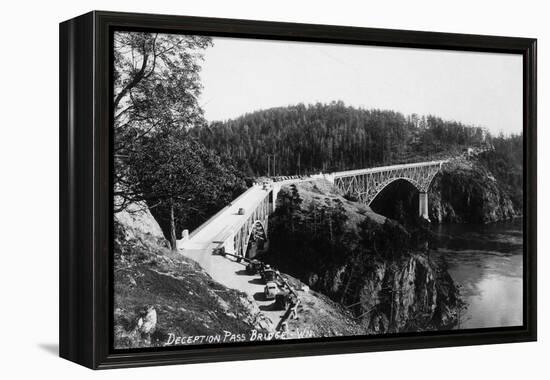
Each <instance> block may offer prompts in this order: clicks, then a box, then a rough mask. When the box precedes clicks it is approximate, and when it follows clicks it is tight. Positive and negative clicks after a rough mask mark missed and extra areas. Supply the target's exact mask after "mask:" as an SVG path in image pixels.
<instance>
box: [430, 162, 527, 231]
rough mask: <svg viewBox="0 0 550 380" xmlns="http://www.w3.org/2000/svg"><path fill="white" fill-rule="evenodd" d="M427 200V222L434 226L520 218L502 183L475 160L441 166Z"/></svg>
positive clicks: (519, 212)
mask: <svg viewBox="0 0 550 380" xmlns="http://www.w3.org/2000/svg"><path fill="white" fill-rule="evenodd" d="M428 198H429V213H430V219H431V220H432V222H435V223H490V222H497V221H502V220H506V219H511V218H513V217H516V216H520V215H521V211H520V210H517V209H516V208H515V207H514V204H513V202H512V200H511V199H510V197H509V195H508V194H507V193H506V191H505V190H504V187H503V186H502V184H500V183H499V182H498V181H497V179H495V177H494V176H493V175H492V173H491V172H490V171H489V170H488V169H487V168H486V167H485V166H484V165H483V164H481V163H479V162H477V161H475V160H472V161H469V160H455V161H452V162H450V163H448V164H446V165H444V167H443V170H442V172H441V173H440V174H438V175H437V176H436V177H435V178H434V181H433V183H432V185H431V187H430V193H429V197H428Z"/></svg>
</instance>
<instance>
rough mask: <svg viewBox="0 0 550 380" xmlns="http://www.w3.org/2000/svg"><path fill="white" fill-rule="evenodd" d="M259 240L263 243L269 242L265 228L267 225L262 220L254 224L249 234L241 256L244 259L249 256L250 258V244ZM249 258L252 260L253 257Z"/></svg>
mask: <svg viewBox="0 0 550 380" xmlns="http://www.w3.org/2000/svg"><path fill="white" fill-rule="evenodd" d="M258 239H260V240H262V241H263V242H266V241H267V228H266V226H265V223H264V222H262V221H261V220H255V221H254V223H252V227H251V228H250V231H249V232H248V236H247V237H246V240H245V244H244V245H243V246H242V252H241V256H243V257H247V255H248V256H249V255H250V253H249V245H250V243H251V242H256V241H257V240H258ZM262 244H263V243H262ZM253 256H255V254H253ZM248 258H252V257H248Z"/></svg>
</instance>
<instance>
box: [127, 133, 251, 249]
mask: <svg viewBox="0 0 550 380" xmlns="http://www.w3.org/2000/svg"><path fill="white" fill-rule="evenodd" d="M129 158H130V161H129V162H130V170H129V172H130V173H131V175H132V177H133V178H135V182H134V183H135V186H134V187H133V188H136V191H137V192H139V193H140V197H141V199H143V200H144V201H145V202H146V203H147V205H148V206H149V208H150V209H151V211H152V213H153V215H155V217H156V218H157V220H158V221H159V224H160V225H161V227H162V229H163V231H164V232H165V235H166V236H167V237H168V239H169V241H170V245H171V247H172V249H175V248H176V240H177V237H178V231H181V228H182V227H186V228H189V229H193V228H195V227H196V226H197V225H198V224H200V223H201V222H202V221H204V220H205V219H207V217H208V216H209V214H210V213H211V212H212V211H213V210H217V209H219V208H220V207H223V206H224V205H225V204H227V203H228V202H229V201H231V199H233V198H234V197H235V196H236V195H237V193H239V192H241V191H243V190H244V189H245V185H244V182H243V181H242V179H241V178H240V176H239V175H238V173H237V172H236V170H235V169H234V168H233V167H232V166H226V165H222V163H221V161H220V159H219V157H218V156H216V155H215V154H214V153H213V152H212V151H210V150H208V149H206V148H205V147H204V146H203V145H202V144H200V143H199V142H197V141H196V140H195V139H193V138H190V137H189V135H188V134H187V133H186V132H185V131H183V130H177V129H176V130H163V131H160V132H158V133H156V134H154V135H150V136H147V137H144V138H143V140H142V142H141V144H139V145H136V149H135V150H133V151H132V152H130V154H129Z"/></svg>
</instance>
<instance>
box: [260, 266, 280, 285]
mask: <svg viewBox="0 0 550 380" xmlns="http://www.w3.org/2000/svg"><path fill="white" fill-rule="evenodd" d="M260 275H261V276H262V280H264V282H265V283H266V284H267V283H268V282H272V281H277V271H275V270H273V269H271V268H266V269H264V270H263V271H262V272H261V273H260Z"/></svg>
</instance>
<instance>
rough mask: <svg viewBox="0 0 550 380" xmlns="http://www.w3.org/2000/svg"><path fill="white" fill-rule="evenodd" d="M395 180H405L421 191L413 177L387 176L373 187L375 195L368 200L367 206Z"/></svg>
mask: <svg viewBox="0 0 550 380" xmlns="http://www.w3.org/2000/svg"><path fill="white" fill-rule="evenodd" d="M397 181H402V182H407V183H408V184H410V185H411V186H412V187H414V188H415V189H416V190H418V191H419V192H421V191H422V186H421V185H420V184H419V183H418V182H416V181H415V180H414V179H412V178H409V177H393V178H389V179H387V180H386V181H384V182H383V183H381V184H379V185H378V186H377V187H376V189H375V195H374V196H373V197H372V198H371V199H370V200H369V201H368V203H367V206H370V205H372V204H373V203H374V201H375V200H377V199H378V198H379V196H380V194H382V192H383V191H384V190H385V189H386V188H388V187H389V186H390V185H392V184H395V182H397Z"/></svg>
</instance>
